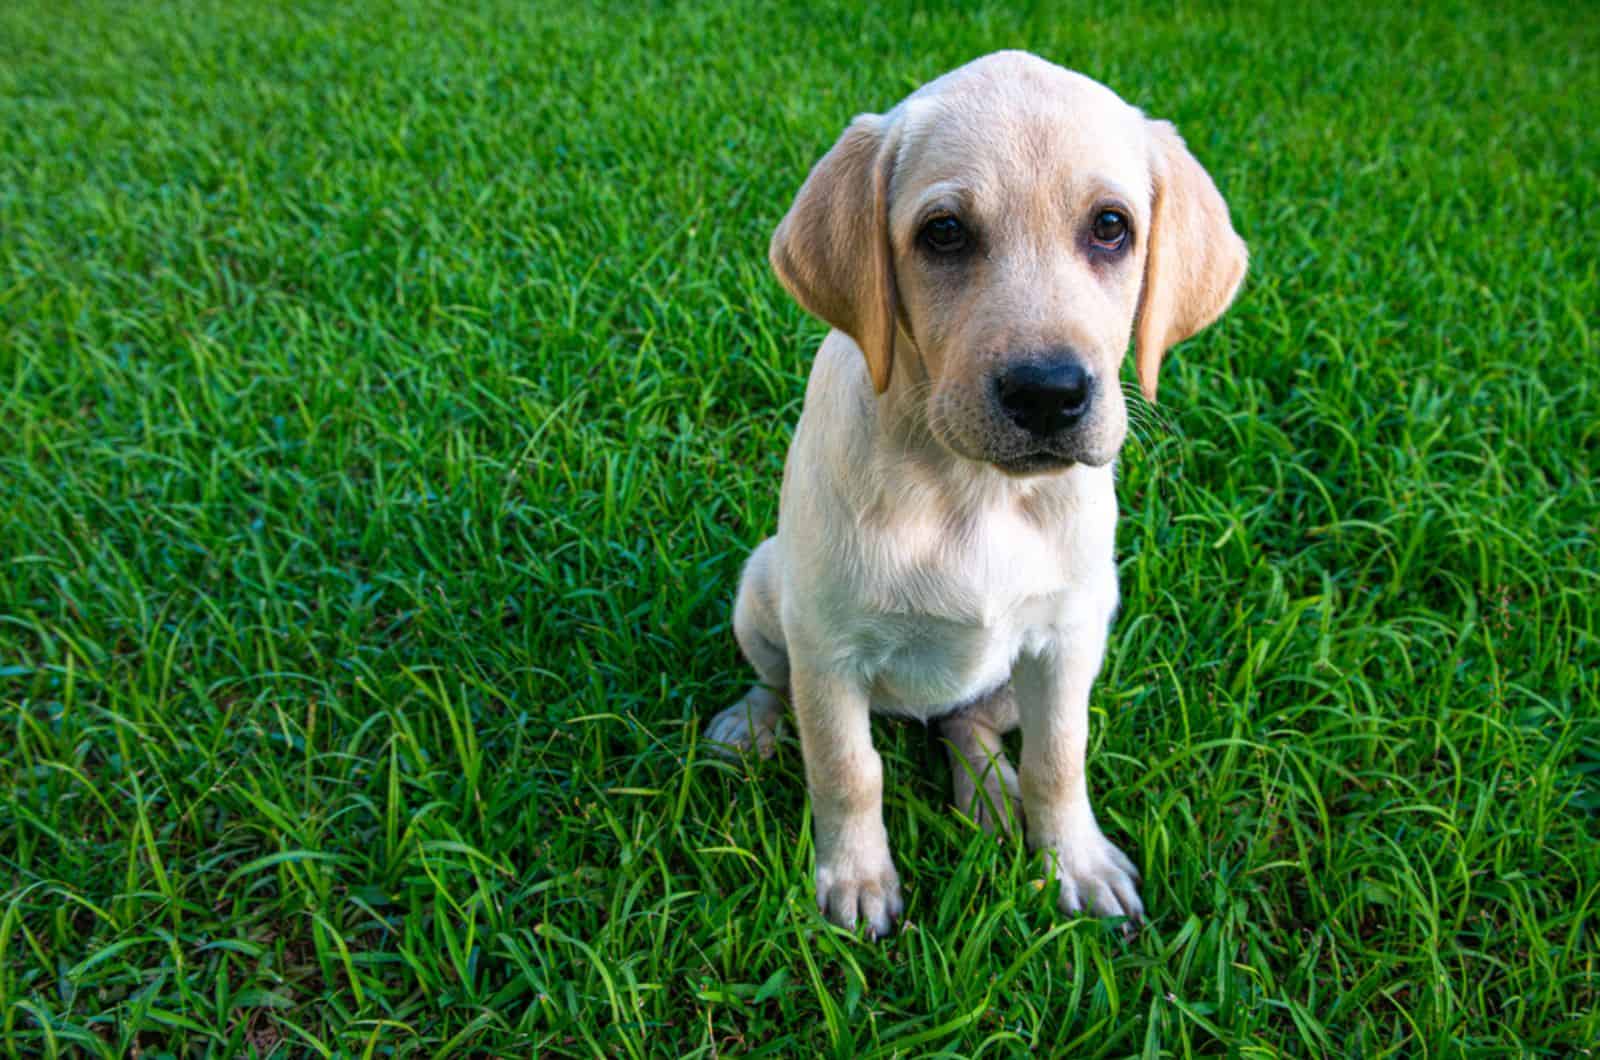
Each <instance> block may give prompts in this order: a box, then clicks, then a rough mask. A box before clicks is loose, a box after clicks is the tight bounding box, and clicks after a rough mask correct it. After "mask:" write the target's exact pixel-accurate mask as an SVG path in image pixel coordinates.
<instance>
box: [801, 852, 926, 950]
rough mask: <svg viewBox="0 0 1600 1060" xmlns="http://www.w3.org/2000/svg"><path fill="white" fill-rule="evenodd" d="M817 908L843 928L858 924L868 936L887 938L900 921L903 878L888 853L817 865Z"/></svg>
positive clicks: (868, 854) (871, 854)
mask: <svg viewBox="0 0 1600 1060" xmlns="http://www.w3.org/2000/svg"><path fill="white" fill-rule="evenodd" d="M817 908H818V909H820V910H821V911H822V915H823V916H825V917H827V918H828V919H829V920H831V921H833V922H834V923H835V924H838V925H839V926H840V927H842V928H848V929H851V930H854V929H855V927H856V926H857V925H858V924H859V925H861V926H863V927H865V928H866V930H867V937H868V938H873V939H881V938H886V937H888V935H889V934H890V933H891V932H892V931H893V930H894V925H895V924H896V923H897V922H899V920H900V914H901V913H903V912H905V905H904V903H903V902H901V900H900V876H899V874H898V873H896V872H895V870H894V861H893V860H892V859H891V858H890V857H889V852H888V850H886V849H885V850H883V851H880V852H877V853H867V854H864V855H863V854H862V853H857V854H852V855H847V856H845V857H841V858H837V859H834V860H832V861H829V862H823V861H820V860H819V861H818V863H817Z"/></svg>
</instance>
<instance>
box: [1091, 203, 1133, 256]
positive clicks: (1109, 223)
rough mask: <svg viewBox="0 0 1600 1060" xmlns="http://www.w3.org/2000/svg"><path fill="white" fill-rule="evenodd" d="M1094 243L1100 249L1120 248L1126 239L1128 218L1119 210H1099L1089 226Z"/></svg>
mask: <svg viewBox="0 0 1600 1060" xmlns="http://www.w3.org/2000/svg"><path fill="white" fill-rule="evenodd" d="M1090 231H1091V234H1092V235H1093V236H1094V245H1095V246H1097V247H1099V248H1100V249H1101V250H1121V249H1122V245H1123V244H1124V243H1126V242H1127V241H1128V218H1127V215H1126V214H1124V213H1122V212H1121V211H1120V210H1101V211H1100V212H1099V213H1097V214H1095V215H1094V224H1093V226H1091V229H1090Z"/></svg>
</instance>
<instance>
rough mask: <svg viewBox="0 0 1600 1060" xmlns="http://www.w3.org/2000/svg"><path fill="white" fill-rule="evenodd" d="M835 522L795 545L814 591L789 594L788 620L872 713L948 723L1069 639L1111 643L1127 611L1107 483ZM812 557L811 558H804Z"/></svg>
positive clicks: (789, 546) (905, 501) (903, 501)
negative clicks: (1121, 612)
mask: <svg viewBox="0 0 1600 1060" xmlns="http://www.w3.org/2000/svg"><path fill="white" fill-rule="evenodd" d="M943 499H944V500H946V501H948V498H943ZM885 511H887V514H884V512H885ZM829 514H830V515H831V516H832V517H831V518H829V519H827V520H825V522H826V523H827V526H826V528H825V529H823V528H822V527H819V528H818V529H819V530H822V532H821V533H820V534H818V533H813V534H808V535H806V537H805V539H803V540H798V541H797V540H793V539H791V540H788V541H786V542H785V551H786V552H788V553H789V555H790V558H791V561H792V564H791V568H790V569H791V570H792V571H793V572H795V573H797V574H799V575H800V580H801V581H809V582H810V584H809V585H805V584H793V585H790V586H789V587H788V590H787V591H786V593H785V595H786V597H788V603H787V604H786V607H787V606H792V609H793V611H794V612H799V613H798V614H795V615H794V617H795V618H797V619H798V620H800V622H801V623H802V624H803V625H804V626H805V627H806V628H807V629H808V630H810V631H811V636H812V638H814V640H813V643H814V644H815V646H816V647H817V648H819V649H821V653H822V654H823V655H824V656H825V657H827V658H829V659H831V660H833V662H834V664H835V665H837V666H839V667H840V668H841V669H845V670H847V671H849V672H851V673H853V674H854V675H855V676H856V677H857V678H858V679H859V680H861V682H862V683H863V684H864V685H865V686H866V688H867V689H868V691H869V694H870V696H871V699H872V706H873V709H874V710H878V711H884V712H887V713H894V714H900V715H905V716H910V717H917V718H931V717H935V716H938V715H939V714H942V713H945V712H947V711H949V710H950V709H951V708H953V707H958V706H960V705H962V704H964V703H967V702H970V701H972V700H974V699H976V698H978V697H979V696H981V695H983V694H984V693H986V692H989V691H991V690H993V689H994V688H997V687H998V686H999V685H1001V684H1003V683H1004V682H1005V681H1006V680H1007V679H1008V678H1009V677H1010V673H1011V667H1012V664H1013V663H1014V662H1015V661H1016V659H1017V657H1018V655H1019V654H1020V653H1021V652H1023V651H1025V650H1032V651H1037V650H1039V649H1040V647H1041V646H1042V645H1044V644H1045V643H1047V642H1048V641H1049V640H1050V639H1051V638H1052V637H1055V636H1058V635H1060V633H1061V631H1062V630H1064V629H1067V628H1070V627H1078V626H1083V625H1086V624H1087V625H1088V626H1090V627H1093V626H1094V625H1095V624H1096V623H1098V624H1099V625H1098V628H1099V631H1100V635H1103V631H1104V623H1105V621H1106V620H1107V618H1108V617H1109V615H1110V613H1111V611H1112V609H1114V607H1115V604H1116V572H1115V565H1114V558H1113V545H1114V526H1115V520H1116V502H1115V494H1114V491H1113V489H1112V484H1111V473H1110V471H1109V469H1091V468H1078V469H1073V470H1072V471H1070V472H1064V473H1061V474H1060V475H1059V476H1052V477H1051V478H1050V479H1049V480H1045V481H1043V482H1040V483H1034V484H1032V485H1031V486H1030V487H1023V486H1014V485H1012V484H1006V485H1005V488H1003V489H998V490H995V491H993V492H992V493H991V494H988V495H984V496H981V497H976V498H972V499H971V500H970V501H969V502H968V503H965V504H961V505H957V506H954V507H952V506H951V505H950V504H948V503H942V504H934V503H919V501H918V499H917V498H915V497H904V496H902V497H899V498H897V502H896V503H895V504H894V505H893V506H892V507H890V508H888V509H880V510H879V512H878V513H877V514H876V515H875V516H868V517H860V516H855V515H851V514H849V513H846V512H842V511H834V512H831V513H829ZM808 544H809V545H810V546H811V547H812V550H813V551H812V554H810V555H804V556H802V555H795V554H794V553H795V550H796V549H797V548H799V549H801V550H804V549H805V548H806V546H807V545H808ZM802 572H803V573H802Z"/></svg>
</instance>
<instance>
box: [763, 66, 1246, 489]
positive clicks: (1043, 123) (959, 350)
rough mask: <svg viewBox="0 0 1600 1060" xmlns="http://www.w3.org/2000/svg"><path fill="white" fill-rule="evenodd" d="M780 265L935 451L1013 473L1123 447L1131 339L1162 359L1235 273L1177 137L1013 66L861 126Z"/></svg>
mask: <svg viewBox="0 0 1600 1060" xmlns="http://www.w3.org/2000/svg"><path fill="white" fill-rule="evenodd" d="M770 257H771V260H772V264H773V267H774V268H775V269H776V270H777V273H778V276H779V278H780V279H781V280H782V281H783V284H784V286H785V287H787V288H788V290H789V291H790V292H791V293H792V294H793V295H794V296H795V298H796V299H797V300H798V301H799V302H800V304H801V305H802V306H804V307H805V308H806V309H807V310H808V311H810V312H811V313H813V314H815V315H816V316H818V317H821V318H822V319H823V320H825V321H827V322H828V323H829V324H831V325H832V326H833V327H835V328H838V329H839V330H840V331H843V332H845V333H846V334H848V335H849V336H850V337H851V338H852V339H853V340H855V342H856V344H857V345H858V346H859V347H860V348H861V350H862V352H863V353H864V354H865V356H866V360H867V366H868V369H869V371H870V372H871V376H872V382H873V386H874V387H875V388H876V390H877V391H878V393H880V394H882V393H884V392H885V391H886V390H888V389H889V388H890V386H891V383H894V384H895V385H896V388H897V390H899V391H901V392H903V393H906V394H908V395H910V396H911V401H912V404H913V406H914V409H915V411H916V413H917V414H918V415H920V416H921V417H922V418H923V419H924V421H925V422H926V424H927V426H928V429H929V431H930V432H931V433H932V435H933V437H934V438H935V439H936V440H937V441H938V443H939V444H940V445H942V446H943V447H945V448H946V449H948V450H950V451H952V452H954V453H956V454H957V455H959V456H962V457H965V458H968V459H971V460H976V461H981V462H984V463H987V464H991V465H993V466H995V467H998V468H1000V469H1001V470H1002V471H1005V472H1008V473H1011V474H1027V473H1030V472H1040V471H1048V470H1053V469H1056V468H1060V467H1064V466H1066V465H1069V464H1072V463H1084V464H1091V465H1102V464H1105V463H1108V462H1109V461H1111V460H1112V459H1114V458H1115V456H1116V454H1117V451H1118V450H1119V449H1120V448H1121V446H1122V441H1123V438H1124V437H1125V436H1126V434H1127V408H1126V405H1125V404H1124V400H1123V395H1122V388H1121V385H1120V381H1119V370H1120V367H1121V363H1122V358H1123V356H1124V354H1125V353H1126V351H1127V349H1128V343H1129V339H1130V337H1132V338H1134V339H1135V346H1136V358H1137V368H1138V375H1139V382H1140V386H1141V387H1142V388H1143V390H1144V393H1145V395H1146V396H1147V397H1149V398H1151V399H1154V397H1155V393H1156V374H1157V370H1158V368H1159V367H1160V363H1161V358H1162V356H1163V354H1164V353H1165V352H1166V351H1167V349H1168V348H1170V347H1171V346H1172V345H1173V344H1174V343H1177V342H1181V341H1182V340H1184V339H1186V338H1188V337H1189V336H1191V335H1193V334H1194V333H1196V332H1197V331H1199V330H1201V329H1202V328H1204V327H1205V326H1206V325H1208V324H1210V323H1211V322H1212V321H1213V320H1215V319H1216V318H1217V317H1218V316H1219V315H1221V313H1222V312H1223V310H1225V309H1226V308H1227V307H1228V304H1229V303H1230V302H1232V300H1233V296H1234V294H1235V292H1236V291H1237V290H1238V288H1239V284H1240V282H1241V281H1242V280H1243V278H1244V272H1245V266H1246V262H1247V251H1246V248H1245V245H1244V242H1243V241H1242V240H1241V239H1240V238H1239V236H1238V235H1237V234H1236V233H1235V232H1234V230H1233V226H1232V224H1231V223H1230V221H1229V218H1228V207H1227V204H1226V203H1225V202H1224V201H1223V199H1222V196H1221V195H1220V194H1218V192H1217V189H1216V186H1215V185H1214V184H1213V183H1212V181H1211V178H1210V177H1209V176H1208V175H1207V174H1206V171H1205V170H1204V169H1202V168H1201V166H1200V164H1199V163H1198V162H1197V161H1195V158H1194V156H1193V155H1191V154H1190V153H1189V151H1188V149H1187V148H1186V147H1185V146H1184V143H1183V140H1182V139H1181V138H1180V137H1179V136H1178V134H1177V132H1176V130H1174V129H1173V127H1172V126H1171V125H1170V124H1168V123H1166V122H1160V121H1151V120H1149V119H1146V118H1145V117H1144V115H1143V114H1142V113H1140V112H1139V111H1138V110H1137V109H1135V108H1134V107H1132V106H1130V105H1128V104H1127V103H1124V102H1123V101H1122V100H1121V99H1120V98H1118V97H1117V95H1116V94H1115V93H1113V92H1112V91H1111V90H1110V89H1108V88H1106V87H1105V86H1103V85H1101V84H1099V83H1098V82H1095V81H1093V80H1091V79H1089V78H1087V77H1084V76H1083V75H1081V74H1076V73H1072V72H1071V71H1068V70H1064V69H1062V68H1060V67H1058V66H1055V65H1053V64H1051V63H1048V62H1046V61H1044V60H1043V59H1040V58H1038V57H1036V56H1033V55H1029V54H1026V53H1023V52H1000V53H997V54H994V55H990V56H986V57H984V58H982V59H978V60H976V61H974V62H972V63H969V64H967V65H966V66H963V67H961V68H960V69H958V70H955V71H953V72H951V73H949V74H946V75H945V76H943V77H941V78H939V79H937V80H935V81H932V82H930V83H928V84H927V85H924V86H923V87H922V88H920V89H918V90H917V91H916V92H915V93H913V94H912V95H911V96H909V97H907V98H906V99H905V100H904V101H903V102H901V103H900V104H899V105H898V106H896V107H895V108H894V109H893V110H891V111H889V112H888V113H887V114H881V115H878V114H864V115H861V116H859V117H857V118H856V119H855V121H853V122H852V123H851V125H850V127H849V128H848V129H846V130H845V132H844V135H843V136H841V137H840V139H839V142H838V143H837V144H835V145H834V147H833V149H832V150H831V151H829V152H828V154H827V155H826V156H825V157H823V159H822V160H821V161H820V162H818V163H817V165H816V166H815V167H814V168H813V169H812V171H811V174H810V175H809V176H808V177H807V178H806V182H805V184H804V186H802V187H801V189H800V192H799V194H798V196H797V197H796V198H795V202H794V205H793V206H792V207H791V208H790V210H789V213H788V215H787V216H786V217H784V219H783V221H782V223H781V224H779V226H778V229H777V232H776V233H775V234H774V235H773V238H772V247H771V251H770Z"/></svg>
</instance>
